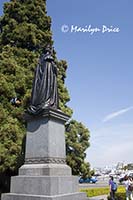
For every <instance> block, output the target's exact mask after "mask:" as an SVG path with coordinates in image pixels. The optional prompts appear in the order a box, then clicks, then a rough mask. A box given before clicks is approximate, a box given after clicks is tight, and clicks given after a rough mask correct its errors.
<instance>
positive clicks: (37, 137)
mask: <svg viewBox="0 0 133 200" xmlns="http://www.w3.org/2000/svg"><path fill="white" fill-rule="evenodd" d="M68 119H69V117H68V116H67V115H65V114H64V113H63V112H61V111H60V110H52V109H50V110H46V111H45V112H44V113H43V115H41V116H29V115H27V116H26V120H27V138H26V154H25V164H24V165H23V166H22V167H21V168H20V169H19V175H18V176H15V177H12V178H11V191H10V192H11V193H9V194H3V195H2V200H85V199H87V198H86V195H85V193H80V192H78V178H77V177H75V176H72V175H71V168H70V167H69V166H67V165H66V161H65V160H66V149H65V134H64V132H65V127H64V124H65V122H66V121H67V120H68Z"/></svg>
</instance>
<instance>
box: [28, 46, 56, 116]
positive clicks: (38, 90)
mask: <svg viewBox="0 0 133 200" xmlns="http://www.w3.org/2000/svg"><path fill="white" fill-rule="evenodd" d="M52 51H53V49H52V48H51V47H49V46H47V47H46V48H45V50H44V53H43V54H42V55H41V56H40V59H39V63H38V65H37V67H36V70H35V76H34V82H33V88H32V95H31V105H30V107H29V108H28V112H29V113H30V114H34V115H38V114H40V113H42V112H43V111H44V110H45V109H49V108H53V109H57V108H58V94H57V67H56V65H55V62H54V59H53V57H52Z"/></svg>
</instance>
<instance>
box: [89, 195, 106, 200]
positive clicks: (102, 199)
mask: <svg viewBox="0 0 133 200" xmlns="http://www.w3.org/2000/svg"><path fill="white" fill-rule="evenodd" d="M107 196H108V195H101V196H96V197H89V200H107Z"/></svg>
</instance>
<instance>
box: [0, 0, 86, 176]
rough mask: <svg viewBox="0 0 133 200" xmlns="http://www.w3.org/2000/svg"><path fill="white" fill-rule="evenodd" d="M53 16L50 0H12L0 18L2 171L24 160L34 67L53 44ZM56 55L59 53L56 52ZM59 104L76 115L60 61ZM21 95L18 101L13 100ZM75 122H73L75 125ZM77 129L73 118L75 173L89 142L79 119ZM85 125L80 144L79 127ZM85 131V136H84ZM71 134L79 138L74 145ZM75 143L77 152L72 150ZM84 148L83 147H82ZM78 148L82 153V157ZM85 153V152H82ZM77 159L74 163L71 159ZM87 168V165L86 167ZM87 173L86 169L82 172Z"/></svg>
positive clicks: (69, 139)
mask: <svg viewBox="0 0 133 200" xmlns="http://www.w3.org/2000/svg"><path fill="white" fill-rule="evenodd" d="M50 28H51V19H50V17H49V16H47V12H46V0H11V1H10V2H8V3H5V4H4V14H3V16H2V17H1V18H0V29H1V33H0V172H1V173H2V172H7V171H12V170H13V171H14V170H17V169H18V167H20V165H21V164H22V160H23V159H22V158H23V154H24V150H23V148H22V147H23V138H24V136H25V133H26V128H25V127H26V126H25V122H24V120H23V113H24V112H25V110H26V108H27V106H28V104H29V101H30V96H31V88H32V82H33V75H34V69H35V67H36V65H37V61H38V58H39V55H40V53H41V52H42V50H43V48H44V47H45V46H46V45H47V44H50V45H53V41H52V33H51V29H50ZM54 56H55V59H56V53H55V55H54ZM56 63H57V67H58V91H59V97H60V101H59V105H60V108H61V110H62V111H63V112H65V113H67V114H69V115H70V116H71V115H72V109H71V108H69V107H68V106H67V105H66V103H67V102H68V101H69V100H70V97H69V94H68V90H67V88H66V87H65V78H66V70H67V63H66V61H63V60H61V61H58V60H57V59H56ZM12 98H17V99H18V104H13V103H12ZM71 123H72V125H71ZM75 123H76V126H75V128H74V129H75V130H76V129H77V132H75V131H73V130H71V129H70V128H69V131H68V127H71V126H73V122H70V123H69V124H68V125H67V127H66V130H67V131H66V138H67V140H66V142H67V156H68V158H67V161H68V164H70V166H71V167H72V168H73V173H74V174H81V172H80V170H79V169H78V167H77V165H78V163H80V169H81V171H83V168H84V169H85V166H86V164H84V159H85V154H84V151H85V150H86V148H87V147H88V146H89V142H88V139H89V131H88V129H86V128H85V127H83V126H82V124H81V123H80V124H79V126H78V122H75ZM79 128H80V129H82V128H83V130H82V134H81V136H80V137H81V138H80V143H79V144H78V142H79V141H78V140H77V138H78V134H79V132H78V129H79ZM83 135H84V136H83ZM71 137H72V138H73V137H75V140H76V142H75V141H74V144H73V145H72V143H73V141H71ZM69 146H72V147H73V149H74V148H75V151H73V154H72V153H71V152H70V150H69ZM80 150H81V151H80ZM77 151H78V153H79V160H80V162H78V156H77ZM80 154H81V155H80ZM74 159H75V163H74V164H71V160H74ZM86 169H87V168H86ZM82 173H83V172H82Z"/></svg>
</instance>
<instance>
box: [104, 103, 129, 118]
mask: <svg viewBox="0 0 133 200" xmlns="http://www.w3.org/2000/svg"><path fill="white" fill-rule="evenodd" d="M132 109H133V106H131V107H128V108H124V109H121V110H119V111H116V112H113V113H111V114H109V115H107V116H106V117H105V118H104V119H103V122H107V121H109V120H111V119H113V118H115V117H118V116H120V115H122V114H124V113H126V112H128V111H130V110H132Z"/></svg>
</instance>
